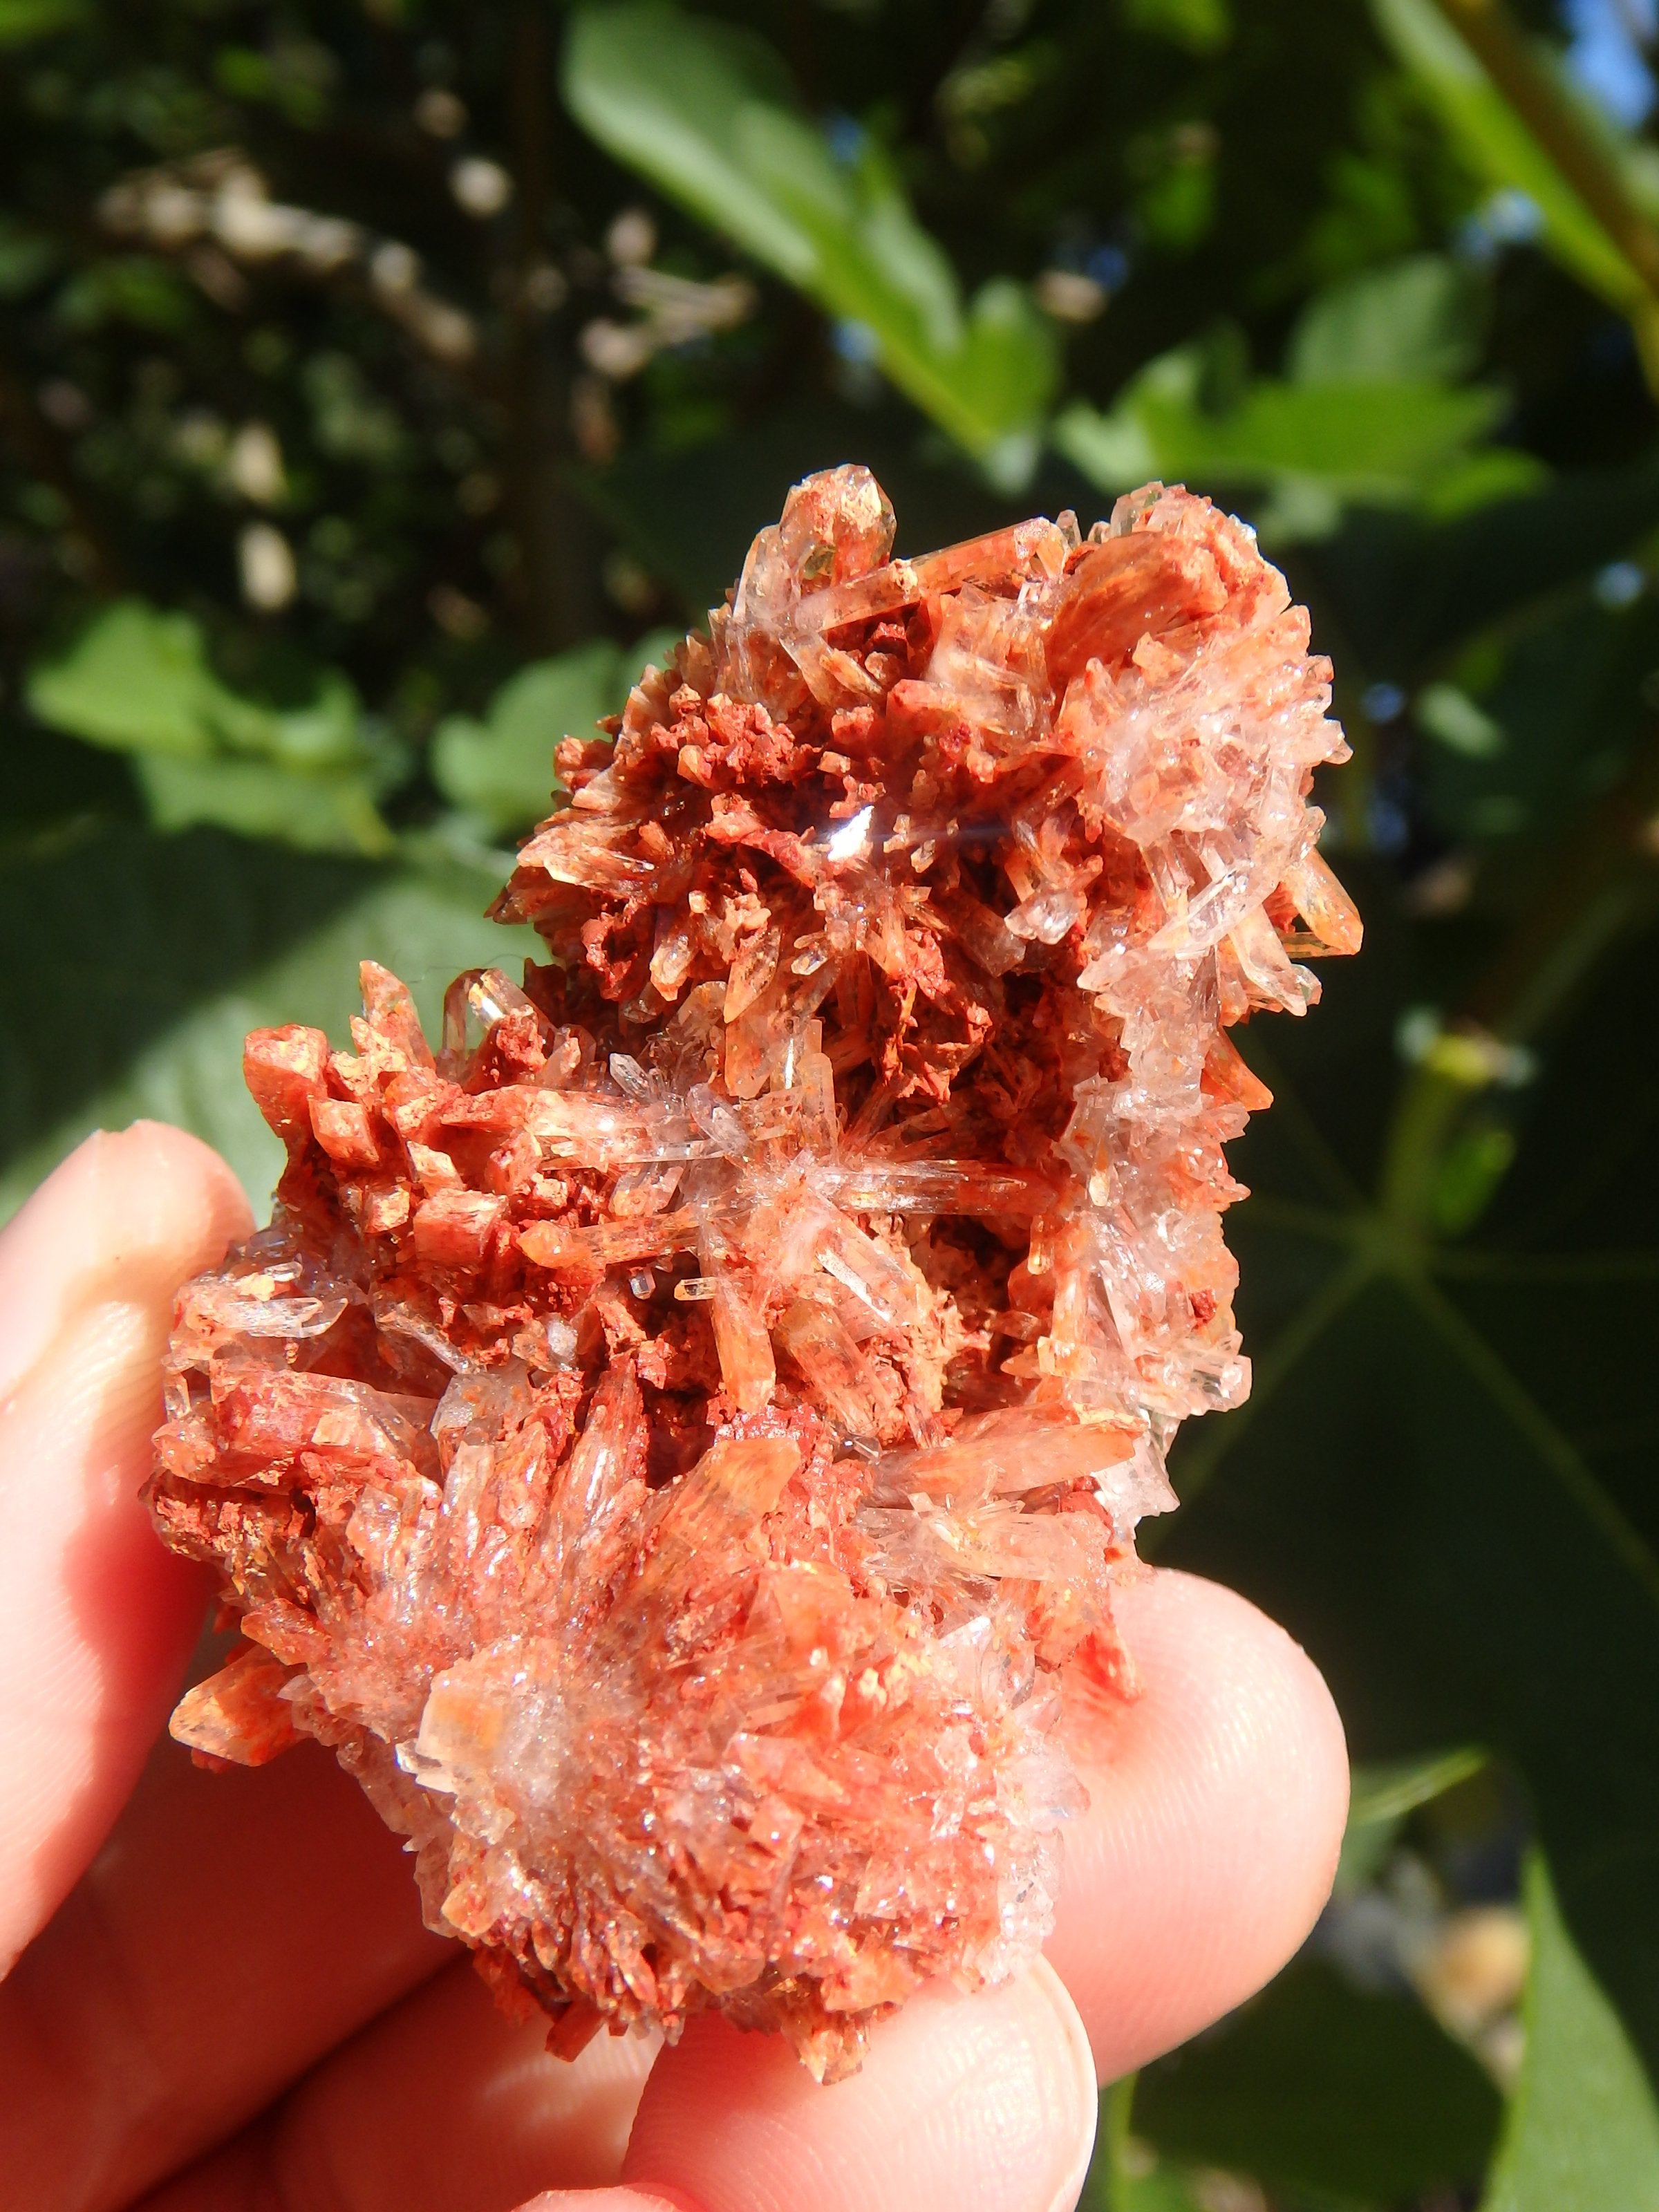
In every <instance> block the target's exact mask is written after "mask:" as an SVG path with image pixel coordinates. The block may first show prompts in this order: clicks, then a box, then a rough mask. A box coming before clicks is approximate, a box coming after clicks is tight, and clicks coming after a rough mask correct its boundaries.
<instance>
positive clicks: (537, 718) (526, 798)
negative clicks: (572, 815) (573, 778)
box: [432, 630, 679, 834]
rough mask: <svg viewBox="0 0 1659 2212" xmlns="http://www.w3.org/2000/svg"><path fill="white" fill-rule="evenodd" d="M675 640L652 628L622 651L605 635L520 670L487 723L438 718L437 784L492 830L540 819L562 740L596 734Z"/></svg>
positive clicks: (555, 784)
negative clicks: (556, 749) (647, 633)
mask: <svg viewBox="0 0 1659 2212" xmlns="http://www.w3.org/2000/svg"><path fill="white" fill-rule="evenodd" d="M678 642H679V634H678V632H677V631H672V630H653V632H652V633H651V634H650V635H648V636H647V637H643V638H641V640H640V641H639V643H638V645H637V646H635V647H633V648H631V650H630V651H629V652H627V653H624V652H623V651H622V649H621V648H620V647H617V646H615V645H612V644H611V642H610V641H609V640H608V639H604V638H600V639H596V640H595V641H593V642H592V644H589V645H582V646H578V647H576V648H575V649H574V652H570V653H560V654H558V655H557V656H556V658H555V659H551V660H538V661H535V662H533V663H532V665H530V666H529V667H528V668H523V669H520V671H519V673H518V674H517V675H516V676H514V677H513V678H512V679H511V680H510V681H509V682H508V683H507V684H503V685H502V687H501V690H499V691H498V692H497V693H496V694H495V698H494V699H493V700H492V701H491V702H490V705H489V714H487V715H486V717H485V718H484V720H483V721H482V722H479V721H475V720H471V718H469V717H467V716H465V715H459V714H456V715H452V716H450V718H449V719H448V720H447V721H445V722H443V723H441V724H440V726H439V728H438V732H437V735H436V736H435V738H434V739H433V744H432V774H433V779H434V781H435V782H436V784H437V786H438V788H439V789H440V790H441V792H442V793H443V794H444V796H445V798H446V799H448V800H449V801H450V802H451V804H452V805H455V806H458V807H460V808H461V809H462V810H463V811H465V813H467V814H469V815H471V816H472V817H475V818H476V819H477V820H478V821H480V822H481V823H483V825H484V826H485V828H486V829H488V830H489V831H491V832H494V833H497V834H501V833H511V832H512V831H514V830H520V829H526V828H527V827H528V826H529V825H530V823H532V822H537V821H539V820H540V819H541V817H542V816H543V815H544V814H546V813H547V812H548V811H550V807H551V805H552V804H553V801H554V799H555V798H556V796H557V795H558V794H559V793H560V791H561V788H562V787H561V786H560V783H559V780H558V777H557V775H556V773H555V772H554V768H553V750H554V747H555V746H556V745H557V744H558V743H559V741H560V739H561V738H567V737H579V738H591V737H592V736H594V735H596V734H597V729H596V725H597V724H598V723H599V720H600V718H601V717H602V716H604V715H606V714H617V713H619V712H620V710H621V708H622V707H623V703H624V702H625V701H626V699H627V696H628V693H629V687H630V686H631V685H632V684H635V683H636V682H637V681H638V680H639V678H640V676H641V673H642V672H643V671H644V669H645V667H646V666H647V664H648V663H651V662H655V663H656V664H658V665H662V664H663V663H665V661H666V659H667V657H668V655H669V653H671V651H672V649H673V647H675V646H676V645H677V644H678Z"/></svg>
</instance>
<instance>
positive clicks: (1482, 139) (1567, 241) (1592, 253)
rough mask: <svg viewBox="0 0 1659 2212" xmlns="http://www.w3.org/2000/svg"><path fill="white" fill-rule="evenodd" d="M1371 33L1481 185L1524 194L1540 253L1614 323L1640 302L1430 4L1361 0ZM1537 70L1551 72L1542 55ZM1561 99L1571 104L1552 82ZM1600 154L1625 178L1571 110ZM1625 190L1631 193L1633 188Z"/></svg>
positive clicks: (1594, 127)
mask: <svg viewBox="0 0 1659 2212" xmlns="http://www.w3.org/2000/svg"><path fill="white" fill-rule="evenodd" d="M1371 11H1372V14H1373V15H1374V16H1375V17H1376V24H1377V27H1378V28H1379V30H1381V32H1382V33H1383V37H1384V38H1385V39H1386V40H1388V42H1389V45H1390V46H1392V47H1393V48H1394V50H1395V52H1396V53H1397V54H1398V55H1399V57H1400V58H1401V61H1403V62H1404V63H1405V64H1406V65H1407V68H1408V69H1410V70H1411V71H1412V72H1413V75H1414V76H1415V77H1416V78H1417V80H1418V82H1419V84H1420V85H1421V86H1422V87H1423V88H1424V90H1425V92H1426V93H1427V94H1428V95H1429V97H1430V99H1431V100H1432V101H1433V103H1434V105H1435V106H1437V108H1438V109H1439V111H1440V113H1441V117H1442V118H1443V121H1444V123H1445V125H1446V126H1447V129H1448V131H1449V133H1450V135H1451V137H1452V139H1453V141H1454V143H1455V144H1456V145H1457V147H1458V149H1460V151H1461V152H1462V155H1463V156H1464V158H1465V159H1466V161H1468V164H1469V166H1470V167H1471V168H1472V169H1474V172H1475V173H1476V174H1477V175H1478V176H1480V177H1483V178H1485V179H1486V181H1487V182H1488V183H1490V184H1492V185H1498V186H1500V187H1502V188H1504V189H1506V190H1509V191H1518V192H1524V193H1525V195H1526V197H1528V199H1529V200H1530V201H1531V202H1532V203H1533V204H1534V206H1535V207H1536V208H1537V210H1538V213H1539V217H1540V220H1541V223H1542V225H1543V231H1542V243H1543V244H1544V245H1545V246H1547V248H1548V250H1549V252H1551V253H1552V254H1553V256H1554V257H1555V258H1556V259H1557V260H1558V261H1559V262H1560V264H1562V266H1563V267H1564V268H1565V269H1567V270H1571V273H1572V274H1573V275H1574V276H1577V278H1578V280H1579V281H1580V283H1583V284H1585V285H1587V286H1588V287H1589V289H1590V290H1591V291H1592V292H1595V293H1597V294H1599V295H1600V296H1601V298H1602V299H1604V300H1606V301H1608V303H1609V304H1610V305H1611V306H1613V307H1617V308H1618V309H1619V310H1620V313H1624V314H1631V313H1637V312H1639V311H1641V310H1642V308H1643V307H1644V305H1646V304H1647V303H1648V302H1649V294H1648V289H1647V287H1646V285H1645V284H1644V282H1643V280H1642V278H1641V276H1639V275H1638V272H1637V270H1635V269H1634V268H1633V267H1632V264H1631V263H1630V262H1629V261H1628V260H1627V259H1626V257H1625V255H1624V253H1623V252H1621V251H1620V248H1619V246H1616V245H1615V244H1614V242H1613V240H1612V239H1611V238H1610V237H1609V236H1608V235H1607V232H1606V231H1605V230H1604V229H1603V228H1602V227H1601V224H1600V222H1597V221H1596V219H1595V216H1593V215H1592V214H1591V213H1590V211H1589V209H1588V208H1587V207H1586V206H1585V205H1584V203H1583V200H1582V199H1580V198H1579V197H1578V195H1577V192H1575V191H1573V189H1572V187H1571V185H1569V184H1568V183H1567V181H1566V179H1565V177H1563V175H1562V174H1561V172H1560V170H1559V168H1558V167H1556V165H1555V163H1554V161H1553V160H1552V159H1551V157H1550V155H1549V154H1548V152H1547V150H1546V149H1545V148H1544V147H1542V146H1541V144H1540V143H1539V142H1538V140H1537V139H1536V138H1535V137H1534V136H1533V134H1532V132H1531V131H1529V130H1528V128H1527V125H1525V124H1524V123H1523V122H1522V119H1521V118H1520V117H1519V116H1518V115H1517V114H1516V112H1515V110H1514V109H1513V108H1512V107H1511V106H1510V104H1509V102H1508V101H1507V100H1505V99H1504V96H1503V94H1501V93H1500V92H1499V91H1498V88H1497V87H1496V86H1495V85H1494V84H1493V83H1492V80H1491V79H1490V78H1489V77H1488V76H1487V75H1486V71H1485V70H1483V69H1482V67H1481V66H1480V62H1479V61H1478V60H1477V59H1476V58H1475V57H1474V54H1472V53H1471V52H1470V51H1469V49H1468V46H1465V44H1464V43H1463V41H1462V39H1460V38H1459V37H1458V35H1457V33H1456V32H1455V30H1454V29H1453V27H1452V26H1451V25H1450V24H1449V22H1448V21H1446V18H1445V16H1444V15H1443V14H1442V13H1441V11H1440V9H1438V8H1437V7H1436V6H1435V5H1434V0H1371ZM1537 58H1538V60H1539V63H1540V64H1541V66H1542V67H1544V68H1546V69H1548V68H1550V67H1551V63H1550V58H1549V57H1548V55H1547V53H1546V52H1544V50H1543V49H1541V48H1540V49H1539V51H1538V57H1537ZM1560 89H1561V92H1562V94H1563V96H1564V97H1565V99H1567V100H1569V101H1573V94H1572V92H1571V88H1570V87H1569V86H1568V85H1567V84H1566V82H1565V79H1563V80H1561V81H1560ZM1573 104H1574V105H1575V106H1578V107H1579V109H1580V111H1581V114H1582V118H1583V121H1584V123H1585V124H1586V125H1587V126H1588V127H1589V129H1590V130H1591V131H1594V133H1595V137H1597V138H1598V139H1600V140H1601V142H1602V144H1603V148H1604V150H1605V151H1606V152H1607V154H1608V155H1610V156H1611V158H1612V159H1613V161H1615V162H1616V163H1617V164H1618V165H1619V166H1620V167H1624V168H1626V170H1627V171H1628V170H1629V163H1628V161H1627V160H1626V157H1625V156H1624V155H1623V154H1622V152H1621V149H1620V144H1619V142H1618V141H1617V140H1616V139H1615V138H1614V137H1613V134H1612V133H1611V132H1610V131H1607V129H1606V128H1605V126H1603V125H1601V123H1600V121H1599V118H1596V117H1595V115H1594V114H1593V112H1591V111H1590V110H1589V107H1588V106H1587V105H1586V104H1585V103H1583V102H1578V101H1573ZM1627 181H1628V182H1630V183H1632V184H1633V185H1636V186H1637V189H1638V191H1641V190H1642V189H1643V186H1642V185H1641V184H1640V182H1639V180H1638V178H1637V177H1636V176H1635V175H1634V173H1631V174H1629V175H1628V176H1627Z"/></svg>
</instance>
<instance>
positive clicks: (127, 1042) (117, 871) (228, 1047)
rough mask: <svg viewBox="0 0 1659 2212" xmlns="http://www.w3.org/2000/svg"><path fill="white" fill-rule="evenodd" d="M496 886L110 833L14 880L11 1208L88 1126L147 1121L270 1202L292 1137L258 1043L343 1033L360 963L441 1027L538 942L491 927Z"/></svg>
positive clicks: (4, 990)
mask: <svg viewBox="0 0 1659 2212" xmlns="http://www.w3.org/2000/svg"><path fill="white" fill-rule="evenodd" d="M495 888H496V886H495V882H494V880H493V879H492V878H489V877H488V876H486V875H483V874H482V873H479V872H473V871H471V870H468V869H463V868H459V867H454V866H451V867H444V868H439V867H429V868H422V869H413V868H386V867H378V866H370V865H368V864H366V863H363V862H361V861H352V860H337V859H324V858H320V857H317V856H312V855H307V854H296V853H293V852H290V851H288V850H286V849H285V848H283V847H281V846H277V845H270V844H252V843H247V842H243V841H242V840H240V839H238V838H234V837H230V836H225V835H224V834H222V832H220V831H217V830H211V829H195V830H192V831H191V832H189V833H188V834H186V835H185V836H157V835H156V834H155V833H154V832H148V831H143V830H131V829H111V830H107V831H104V832H101V833H100V834H98V835H97V836H92V837H88V838H86V839H84V840H82V841H81V842H75V843H70V844H68V845H66V846H63V847H60V848H58V849H57V850H55V851H53V852H52V853H50V854H43V855H41V856H40V857H38V858H36V859H33V860H26V861H21V862H18V861H14V862H12V863H11V864H10V865H9V867H8V869H7V871H6V872H5V875H4V877H3V879H0V1019H3V1021H4V1023H5V1026H6V1033H7V1035H8V1036H9V1038H10V1039H11V1041H12V1042H11V1046H10V1048H9V1051H8V1053H7V1054H6V1057H5V1060H4V1063H3V1072H0V1215H5V1214H9V1213H10V1212H12V1210H13V1209H14V1208H15V1206H17V1205H18V1204H19V1203H21V1200H22V1199H24V1198H25V1197H26V1196H27V1194H28V1192H29V1191H30V1189H31V1188H33V1185H34V1184H35V1182H37V1181H38V1180H39V1179H40V1176H43V1175H45V1174H46V1173H47V1172H48V1171H49V1170H51V1169H52V1167H53V1166H54V1165H55V1164H57V1162H58V1160H59V1159H61V1158H63V1156H64V1153H65V1152H68V1151H69V1150H70V1148H71V1147H72V1146H74V1145H76V1144H77V1143H79V1141H80V1139H82V1137H83V1136H85V1135H86V1134H87V1133H88V1131H90V1130H92V1129H94V1128H99V1127H105V1128H108V1127H121V1126H124V1125H125V1123H126V1122H128V1121H131V1120H133V1119H135V1118H136V1117H137V1116H139V1115H153V1116H155V1117H157V1118H159V1119H161V1120H162V1121H174V1122H177V1123H178V1124H179V1126H180V1127H184V1128H187V1129H193V1130H194V1131H195V1132H196V1133H197V1135H198V1136H200V1137H204V1138H205V1139H206V1140H207V1141H208V1143H210V1145H214V1146H216V1147H217V1148H218V1150H219V1151H221V1152H222V1153H223V1154H224V1155H225V1157H226V1158H227V1159H228V1160H229V1162H230V1164H231V1165H232V1166H233V1167H234V1169H235V1170H236V1172H237V1174H238V1175H239V1176H240V1177H241V1179H242V1182H243V1183H244V1185H245V1187H246V1189H247V1192H248V1194H249V1196H250V1198H251V1199H252V1200H253V1203H254V1205H255V1206H256V1207H257V1208H259V1209H260V1210H261V1211H263V1209H264V1205H265V1203H266V1201H267V1200H268V1198H269V1196H270V1189H271V1186H272V1184H273V1183H274V1182H275V1181H276V1174H277V1171H278V1170H279V1169H280V1167H281V1164H282V1147H281V1146H280V1145H279V1144H278V1143H277V1141H276V1139H275V1138H274V1137H273V1136H272V1135H271V1133H270V1130H269V1129H267V1128H266V1127H265V1125H264V1121H262V1120H261V1118H260V1116H259V1115H258V1111H257V1110H256V1109H255V1108H254V1105H253V1102H252V1099H251V1098H249V1097H248V1095H247V1092H246V1088H245V1087H244V1085H243V1082H242V1073H241V1052H242V1039H243V1037H244V1036H245V1035H246V1032H247V1031H248V1030H250V1029H252V1028H253V1027H255V1026H256V1025H258V1024H261V1023H273V1022H289V1021H301V1022H312V1023H315V1024H317V1025H319V1027H321V1028H323V1029H325V1030H327V1031H328V1032H329V1034H330V1036H332V1037H333V1038H334V1039H335V1040H336V1041H337V1042H343V1041H345V1039H346V1037H347V1035H348V1030H347V1022H348V1018H349V1016H350V1015H351V1014H353V1013H354V1012H356V1011H358V1006H357V963H359V961H361V960H363V959H374V960H379V961H380V962H381V963H383V964H384V965H385V966H386V967H388V968H390V969H392V970H393V971H394V972H395V973H396V974H398V975H401V976H402V977H403V978H404V981H406V982H407V983H408V984H409V986H410V988H411V990H412V991H413V992H414V994H415V997H416V1003H417V1005H418V1006H420V1009H421V1014H422V1020H423V1021H424V1022H425V1023H426V1024H427V1027H428V1033H429V1034H433V1035H435V1034H436V1025H437V1024H438V1021H439V1018H440V1015H441V1006H442V998H443V992H444V988H445V986H446V985H447V982H448V981H449V980H450V978H451V976H452V975H454V974H456V973H457V972H458V971H459V969H463V968H467V967H477V966H483V965H484V964H486V963H493V964H495V965H497V966H501V967H503V968H505V969H507V972H508V973H509V974H516V972H517V969H518V964H519V963H520V962H521V961H522V960H523V958H524V957H526V953H531V952H536V951H539V950H540V947H539V943H538V939H536V938H534V937H533V935H532V933H530V932H529V931H527V930H516V929H503V928H501V927H500V926H499V925H498V924H496V923H495V922H491V921H486V920H485V919H484V916H483V908H484V907H485V905H486V903H487V902H488V901H489V898H490V896H491V895H492V893H493V891H494V890H495Z"/></svg>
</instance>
